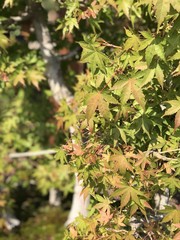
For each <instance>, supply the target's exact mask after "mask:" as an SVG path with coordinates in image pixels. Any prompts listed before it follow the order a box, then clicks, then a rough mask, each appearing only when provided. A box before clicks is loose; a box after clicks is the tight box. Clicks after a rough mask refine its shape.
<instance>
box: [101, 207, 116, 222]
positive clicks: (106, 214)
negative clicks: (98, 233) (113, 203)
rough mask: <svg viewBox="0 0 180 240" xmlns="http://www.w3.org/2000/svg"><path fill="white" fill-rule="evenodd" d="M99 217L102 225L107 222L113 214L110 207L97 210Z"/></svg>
mask: <svg viewBox="0 0 180 240" xmlns="http://www.w3.org/2000/svg"><path fill="white" fill-rule="evenodd" d="M99 213H100V218H99V219H98V220H99V222H100V223H101V224H103V225H105V224H107V223H108V222H109V221H110V220H111V219H112V217H113V214H111V213H110V209H107V210H106V211H104V210H103V209H101V210H99Z"/></svg>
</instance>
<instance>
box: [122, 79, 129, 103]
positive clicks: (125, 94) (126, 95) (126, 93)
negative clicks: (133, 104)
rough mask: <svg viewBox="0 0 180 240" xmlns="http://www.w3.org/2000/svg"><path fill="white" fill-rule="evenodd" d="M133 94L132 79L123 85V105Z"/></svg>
mask: <svg viewBox="0 0 180 240" xmlns="http://www.w3.org/2000/svg"><path fill="white" fill-rule="evenodd" d="M130 96H131V80H129V81H128V82H127V83H126V85H125V86H124V87H123V89H122V92H121V102H122V105H124V104H126V103H127V101H128V100H129V99H130Z"/></svg>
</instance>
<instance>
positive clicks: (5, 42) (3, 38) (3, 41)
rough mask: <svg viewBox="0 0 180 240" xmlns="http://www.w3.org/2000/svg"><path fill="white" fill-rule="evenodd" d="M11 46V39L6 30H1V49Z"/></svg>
mask: <svg viewBox="0 0 180 240" xmlns="http://www.w3.org/2000/svg"><path fill="white" fill-rule="evenodd" d="M8 44H9V39H8V38H7V37H6V35H5V31H4V30H0V48H2V49H5V48H6V47H7V46H8Z"/></svg>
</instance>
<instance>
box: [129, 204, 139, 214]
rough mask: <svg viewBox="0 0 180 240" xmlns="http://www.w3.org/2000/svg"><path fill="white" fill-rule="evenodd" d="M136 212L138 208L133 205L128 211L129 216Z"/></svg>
mask: <svg viewBox="0 0 180 240" xmlns="http://www.w3.org/2000/svg"><path fill="white" fill-rule="evenodd" d="M137 210H138V206H137V205H136V204H135V203H134V204H133V205H132V207H131V209H130V216H132V215H134V214H135V213H136V211H137Z"/></svg>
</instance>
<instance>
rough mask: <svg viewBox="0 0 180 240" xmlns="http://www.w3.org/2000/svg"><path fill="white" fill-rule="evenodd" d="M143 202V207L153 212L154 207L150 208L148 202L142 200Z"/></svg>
mask: <svg viewBox="0 0 180 240" xmlns="http://www.w3.org/2000/svg"><path fill="white" fill-rule="evenodd" d="M141 202H142V205H143V206H144V207H146V208H149V209H151V210H153V209H152V207H151V206H150V204H149V203H148V202H147V201H144V200H141Z"/></svg>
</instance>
